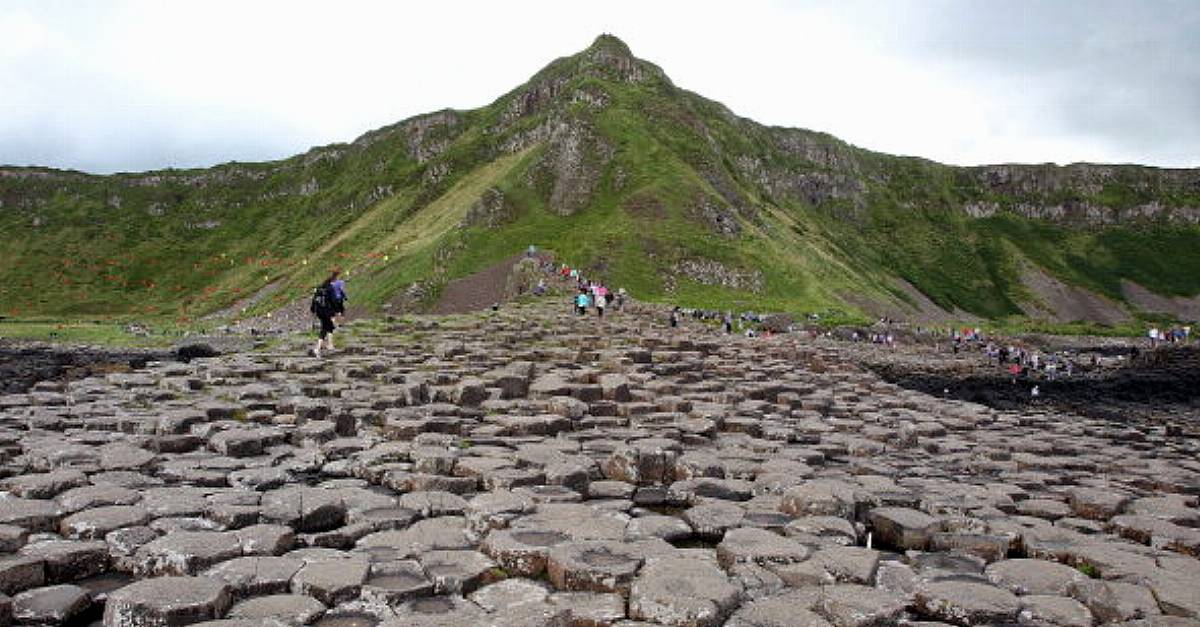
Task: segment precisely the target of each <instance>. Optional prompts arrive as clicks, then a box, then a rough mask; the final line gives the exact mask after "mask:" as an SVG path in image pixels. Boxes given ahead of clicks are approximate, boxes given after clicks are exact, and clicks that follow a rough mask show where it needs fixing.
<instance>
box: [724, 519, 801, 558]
mask: <svg viewBox="0 0 1200 627" xmlns="http://www.w3.org/2000/svg"><path fill="white" fill-rule="evenodd" d="M808 556H809V550H808V548H807V547H805V546H804V545H803V544H800V543H799V542H796V541H795V540H792V539H790V538H786V537H784V536H781V535H779V534H777V533H773V532H770V531H767V530H765V529H758V528H755V527H739V528H737V529H731V530H729V531H728V532H726V533H725V538H724V539H723V540H721V543H720V544H718V545H717V561H719V562H720V563H721V566H724V567H725V568H730V567H732V566H733V565H734V564H743V563H755V564H759V565H760V566H761V565H765V564H791V563H794V562H802V561H804V560H806V559H808Z"/></svg>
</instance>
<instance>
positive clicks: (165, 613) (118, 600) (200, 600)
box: [104, 577, 232, 627]
mask: <svg viewBox="0 0 1200 627" xmlns="http://www.w3.org/2000/svg"><path fill="white" fill-rule="evenodd" d="M231 602H232V599H231V597H230V594H229V588H228V586H226V585H225V584H224V583H222V582H220V581H216V580H214V579H209V578H207V577H156V578H152V579H144V580H142V581H138V582H135V583H132V584H129V585H128V586H125V587H124V588H121V589H119V590H116V591H114V592H113V593H112V594H110V595H109V596H108V602H107V603H106V604H105V606H104V625H105V627H174V626H176V625H189V624H192V623H198V622H201V621H206V620H213V619H217V618H221V617H223V616H224V615H225V612H226V611H227V610H228V609H229V606H230V604H231Z"/></svg>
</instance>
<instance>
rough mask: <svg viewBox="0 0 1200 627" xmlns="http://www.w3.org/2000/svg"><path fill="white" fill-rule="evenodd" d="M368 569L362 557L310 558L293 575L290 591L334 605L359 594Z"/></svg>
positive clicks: (368, 565) (369, 569)
mask: <svg viewBox="0 0 1200 627" xmlns="http://www.w3.org/2000/svg"><path fill="white" fill-rule="evenodd" d="M370 571H371V565H370V564H369V563H368V562H367V561H366V560H364V559H357V558H346V559H331V560H317V561H312V562H309V563H307V564H305V565H304V566H303V567H302V568H301V569H300V570H299V572H297V573H296V574H295V576H293V577H292V592H294V593H295V594H302V595H307V596H311V597H313V598H315V599H317V600H318V601H320V602H322V603H324V604H325V605H329V606H334V605H337V604H338V603H343V602H345V601H349V600H351V599H355V598H358V595H359V593H360V592H361V591H362V585H363V584H364V583H365V582H366V581H367V575H368V574H369V573H370Z"/></svg>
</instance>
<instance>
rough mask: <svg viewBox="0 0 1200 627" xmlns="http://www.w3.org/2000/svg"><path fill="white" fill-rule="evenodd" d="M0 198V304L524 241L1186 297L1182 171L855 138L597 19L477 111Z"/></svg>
mask: <svg viewBox="0 0 1200 627" xmlns="http://www.w3.org/2000/svg"><path fill="white" fill-rule="evenodd" d="M0 203H2V204H0V227H2V229H3V230H2V232H3V235H2V236H0V237H3V246H2V247H0V264H3V267H4V268H5V279H6V280H5V281H3V282H2V284H0V303H2V305H0V315H7V316H10V317H18V318H30V317H39V316H50V317H56V318H89V317H108V316H117V317H129V316H136V317H139V318H143V319H145V318H152V319H159V320H164V321H166V320H175V321H179V322H182V323H188V322H190V321H192V320H195V319H197V318H198V317H200V316H203V315H205V314H209V313H211V312H214V311H218V310H220V309H222V308H224V307H227V306H229V305H230V304H232V303H234V302H238V301H239V300H241V299H243V298H245V297H247V296H250V295H252V294H256V293H259V292H260V290H263V289H264V288H266V287H268V286H270V289H269V290H267V291H265V292H263V293H262V294H263V297H262V298H261V299H260V300H258V301H257V302H256V304H254V305H253V306H252V307H251V312H261V311H264V310H269V309H272V308H275V307H279V306H282V305H284V304H286V303H288V302H291V301H294V300H296V299H298V298H305V297H307V294H308V293H309V292H310V289H311V287H310V286H311V285H313V284H314V283H316V282H317V281H318V280H319V278H320V276H321V275H323V274H324V273H325V272H327V271H328V269H329V268H330V267H331V266H333V265H338V266H342V267H344V268H347V269H349V270H350V273H351V282H352V284H353V288H354V294H355V296H356V301H355V302H356V303H357V304H359V305H364V306H366V307H368V308H377V307H380V306H381V305H383V304H384V303H400V304H403V305H405V306H408V307H420V306H421V305H422V304H428V303H430V302H432V301H433V300H434V299H436V296H437V293H438V290H439V288H440V287H441V286H442V285H444V284H445V282H446V281H448V280H450V279H452V278H455V277H459V276H464V275H468V274H471V273H474V272H477V271H479V270H481V269H483V268H485V267H488V266H489V265H491V264H493V263H496V262H497V261H499V260H501V259H504V258H507V257H510V256H511V255H512V254H514V253H515V252H517V251H520V250H522V249H524V248H525V247H526V246H528V245H529V244H536V245H538V246H539V247H541V248H544V249H550V250H554V251H555V252H556V253H557V254H558V255H559V257H560V258H561V259H563V260H565V261H568V262H570V263H572V264H573V265H576V266H581V267H584V268H587V269H589V270H591V271H592V272H593V273H594V274H596V275H599V276H603V277H604V278H605V279H606V280H607V281H609V282H610V283H612V284H614V285H622V286H624V287H626V289H628V290H629V291H630V292H632V293H633V294H635V295H636V296H637V297H639V298H644V299H650V300H660V301H664V302H677V303H682V304H685V305H697V306H712V307H722V308H724V307H737V308H739V309H755V310H772V311H778V310H782V311H791V312H807V311H820V310H831V309H836V310H841V311H845V312H848V313H850V314H851V315H863V316H866V315H872V314H878V313H879V312H880V311H884V312H893V311H894V312H897V313H898V314H899V315H903V314H905V312H908V313H912V314H913V315H916V313H917V312H918V308H919V307H924V310H925V313H927V314H928V313H929V311H928V310H929V308H930V303H929V302H926V299H927V300H928V301H931V303H932V304H934V305H936V306H937V307H939V308H941V309H944V310H945V311H946V312H948V313H946V315H951V316H967V315H971V316H978V317H983V318H993V319H998V318H1012V317H1019V318H1025V317H1029V316H1034V317H1037V316H1042V317H1049V318H1052V319H1057V320H1059V321H1060V322H1062V321H1067V320H1070V319H1072V318H1071V315H1070V313H1071V311H1070V309H1069V308H1066V309H1064V308H1063V307H1060V306H1059V305H1060V304H1059V303H1057V302H1049V301H1054V300H1055V299H1057V298H1058V297H1057V296H1054V295H1053V294H1060V293H1061V294H1069V295H1070V296H1071V298H1076V299H1078V298H1083V299H1085V300H1086V299H1098V300H1096V301H1095V303H1100V304H1102V305H1103V306H1104V307H1108V308H1111V309H1112V310H1113V311H1115V312H1118V314H1119V315H1120V316H1127V317H1128V316H1146V315H1148V312H1145V311H1141V310H1140V309H1138V307H1136V306H1135V304H1134V303H1133V302H1132V301H1131V300H1130V296H1129V291H1128V287H1127V286H1128V284H1130V283H1132V284H1136V285H1137V286H1140V287H1142V288H1145V289H1146V290H1149V291H1150V292H1151V293H1153V294H1157V295H1160V296H1162V297H1164V298H1166V299H1170V298H1176V299H1182V298H1192V297H1195V296H1196V295H1198V294H1200V227H1197V226H1196V222H1197V220H1198V219H1200V171H1196V170H1164V169H1155V168H1146V167H1139V166H1104V165H1089V164H1076V165H1071V166H1066V167H1057V166H1052V165H1037V166H1020V165H1000V166H983V167H976V168H958V167H951V166H945V165H941V164H937V163H934V162H931V161H927V160H923V159H916V158H910V157H896V156H891V155H885V154H880V153H875V152H871V151H867V150H863V149H860V148H856V147H854V146H851V145H848V144H846V143H845V142H842V141H840V140H838V139H836V138H834V137H831V136H829V135H825V134H822V133H816V132H811V131H805V130H798V129H783V128H773V127H766V126H762V125H759V124H757V123H755V122H753V121H751V120H747V119H743V118H739V117H737V116H736V115H734V114H733V113H732V112H730V111H729V110H728V109H726V108H725V107H723V106H722V105H720V104H718V103H715V102H712V101H710V100H706V99H704V98H703V97H701V96H699V95H696V94H693V93H690V92H687V91H685V90H682V89H680V88H678V87H676V86H675V85H674V84H673V83H672V82H671V81H670V79H669V78H667V76H666V74H665V73H663V72H662V70H660V69H659V68H658V67H656V66H654V65H653V64H650V63H648V62H645V61H642V60H639V59H637V58H635V57H634V56H633V55H632V54H631V53H630V51H629V50H628V48H627V47H626V46H625V45H624V44H623V43H622V42H620V41H619V40H617V39H615V38H613V37H610V36H601V37H600V38H598V39H597V40H596V42H595V43H594V44H593V45H592V46H591V47H589V48H588V49H586V50H584V51H582V52H580V53H579V54H577V55H574V56H571V57H566V58H562V59H558V60H556V61H554V62H552V63H551V64H550V65H549V66H547V67H546V68H545V69H543V70H542V71H541V72H539V73H538V74H537V75H535V76H534V77H532V78H531V79H530V81H529V82H527V83H526V84H525V85H522V86H520V87H518V88H517V89H514V90H513V91H511V92H509V93H508V94H505V95H504V96H501V97H500V98H499V99H497V100H496V101H495V102H493V103H492V104H490V105H488V106H486V107H483V108H480V109H476V110H471V111H452V110H446V111H440V112H436V113H432V114H429V115H424V116H418V117H416V118H412V119H409V120H405V121H403V122H400V123H398V124H395V125H392V126H389V127H385V128H382V129H378V130H376V131H372V132H370V133H367V134H365V135H363V136H362V137H359V138H358V139H356V140H355V141H353V142H351V143H349V144H335V145H330V146H324V147H319V148H314V149H312V150H310V151H308V152H307V153H305V154H302V155H297V156H295V157H292V158H289V159H285V160H282V161H277V162H269V163H252V164H245V163H230V164H224V165H220V166H216V167H213V168H208V169H197V170H163V171H156V172H146V173H132V174H117V175H111V176H93V175H88V174H83V173H78V172H66V171H56V170H49V169H41V168H0ZM1031 276H1036V277H1038V280H1037V281H1033V280H1032V279H1031V278H1030V277H1031ZM1039 285H1041V286H1043V287H1042V288H1039V287H1038V286H1039ZM1045 285H1050V286H1051V287H1052V288H1053V289H1051V290H1050V291H1047V289H1046V288H1045V287H1044V286H1045ZM1039 289H1040V291H1039ZM1054 290H1057V291H1054ZM1052 292H1053V294H1052ZM1089 302H1091V301H1089ZM1095 303H1093V304H1095ZM1150 313H1152V312H1150ZM1085 317H1086V316H1085ZM1118 317H1119V316H1118ZM1110 318H1111V316H1110ZM1110 321H1111V320H1110Z"/></svg>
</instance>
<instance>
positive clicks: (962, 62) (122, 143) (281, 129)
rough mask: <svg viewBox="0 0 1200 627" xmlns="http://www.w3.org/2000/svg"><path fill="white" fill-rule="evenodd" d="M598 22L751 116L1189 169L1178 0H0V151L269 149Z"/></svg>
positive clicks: (1187, 46)
mask: <svg viewBox="0 0 1200 627" xmlns="http://www.w3.org/2000/svg"><path fill="white" fill-rule="evenodd" d="M602 32H608V33H612V34H614V35H616V36H618V37H620V38H621V39H623V40H624V41H625V42H626V43H627V44H629V46H630V48H632V50H633V52H634V54H636V55H637V56H639V57H641V58H643V59H647V60H650V61H653V62H655V63H657V64H658V65H659V66H661V67H662V68H663V69H664V70H665V71H666V72H667V74H668V75H669V76H670V77H671V78H672V80H673V81H674V82H675V84H677V85H679V86H681V87H684V88H687V89H690V90H692V91H695V92H698V93H700V94H702V95H705V96H707V97H709V98H712V99H715V100H718V101H721V102H723V103H725V104H726V105H728V106H729V107H730V108H731V109H733V111H734V112H736V113H738V114H740V115H743V116H746V117H750V118H753V119H755V120H757V121H759V122H763V123H767V124H774V125H780V126H796V127H802V128H810V129H814V130H820V131H826V132H829V133H832V134H834V135H836V136H838V137H841V138H842V139H845V140H847V141H849V142H851V143H854V144H856V145H859V146H863V147H866V148H871V149H874V150H879V151H884V152H891V153H897V154H909V155H918V156H922V157H928V158H931V159H936V160H938V161H943V162H947V163H956V164H979V163H996V162H1012V161H1016V162H1047V161H1054V162H1059V163H1069V162H1074V161H1092V162H1133V163H1146V164H1152V165H1160V166H1173V167H1197V166H1200V1H1196V0H1180V1H1178V2H1166V1H1161V2H1160V1H1154V0H1130V1H1128V2H1111V1H1105V0H1079V1H1066V0H1038V1H1027V0H997V1H993V0H979V1H969V0H944V1H941V0H939V1H933V0H931V1H927V2H915V1H913V2H902V1H886V0H879V1H872V2H855V1H847V0H830V1H828V2H799V1H797V2H783V1H779V2H758V1H749V0H741V1H739V2H736V3H731V2H705V1H699V2H698V1H695V0H690V1H686V2H667V1H658V0H656V1H649V0H631V1H625V0H605V1H604V2H572V1H568V0H557V1H546V2H533V1H531V2H524V1H515V0H509V1H505V2H495V1H480V2H466V1H452V0H441V1H438V2H420V3H418V2H355V1H346V2H303V1H297V0H286V1H283V0H281V1H277V2H276V1H271V2H265V1H250V0H237V1H229V2H225V1H220V0H216V1H214V0H205V1H203V2H191V1H184V0H171V1H161V0H146V1H137V0H130V1H118V0H111V1H108V2H100V1H88V0H67V1H62V2H59V1H55V0H30V1H24V0H0V164H17V165H49V166H54V167H60V168H74V169H81V170H86V171H90V172H114V171H129V170H144V169H152V168H162V167H169V166H173V167H189V166H205V165H212V164H215V163H221V162H225V161H233V160H236V161H251V160H266V159H276V158H282V157H286V156H289V155H292V154H295V153H297V152H301V151H303V150H305V149H307V148H308V147H310V146H313V145H320V144H327V143H333V142H339V141H349V140H352V139H353V138H354V137H356V136H358V135H360V134H361V133H363V132H365V131H367V130H370V129H372V128H376V127H379V126H382V125H385V124H389V123H392V122H395V121H398V120H401V119H404V118H406V117H409V116H412V115H415V114H419V113H424V112H428V111H433V110H436V109H441V108H445V107H453V108H460V109H465V108H472V107H478V106H481V105H484V104H487V103H489V102H491V101H492V100H494V99H495V98H496V97H497V96H499V95H501V94H503V93H504V92H506V91H508V90H509V89H511V88H513V87H515V86H517V85H519V84H520V83H522V82H524V81H525V80H527V79H528V78H529V76H531V75H532V74H533V73H534V72H536V71H537V70H538V69H540V68H541V67H542V66H544V65H546V64H547V63H549V62H550V61H551V60H553V59H554V58H556V57H559V56H565V55H569V54H573V53H575V52H578V51H579V50H581V49H583V48H586V47H587V46H588V45H589V44H590V43H591V42H592V40H593V39H594V38H595V36H596V35H598V34H600V33H602Z"/></svg>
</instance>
